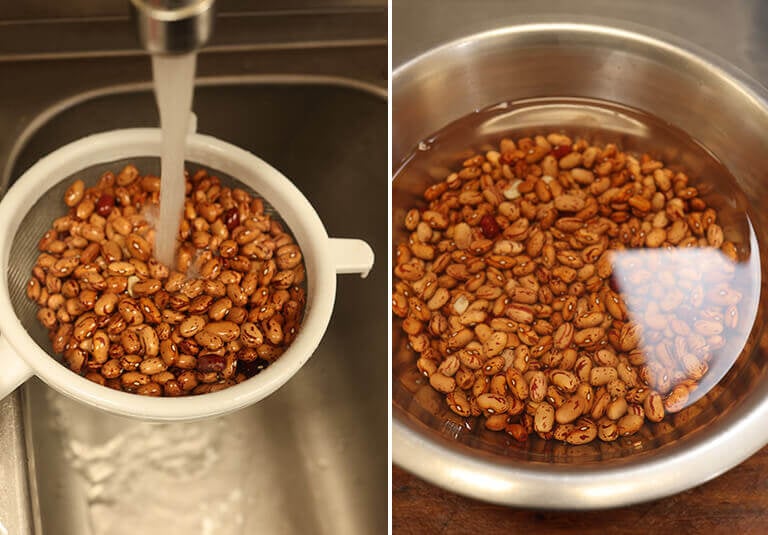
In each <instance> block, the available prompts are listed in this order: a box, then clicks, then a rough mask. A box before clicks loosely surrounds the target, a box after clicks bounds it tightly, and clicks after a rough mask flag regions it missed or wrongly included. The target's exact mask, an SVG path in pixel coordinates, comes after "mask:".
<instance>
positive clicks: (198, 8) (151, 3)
mask: <svg viewBox="0 0 768 535" xmlns="http://www.w3.org/2000/svg"><path fill="white" fill-rule="evenodd" d="M130 4H131V10H132V11H133V13H134V17H135V18H136V22H137V24H138V29H139V39H140V41H141V44H142V46H143V47H144V48H145V49H146V50H147V52H149V53H150V54H184V53H187V52H192V51H194V50H196V49H198V48H200V47H202V46H203V45H204V44H205V43H206V42H207V41H208V38H209V37H210V36H211V32H212V30H213V19H214V4H215V1H214V0H130Z"/></svg>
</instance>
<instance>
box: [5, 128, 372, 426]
mask: <svg viewBox="0 0 768 535" xmlns="http://www.w3.org/2000/svg"><path fill="white" fill-rule="evenodd" d="M160 149H161V134H160V131H159V130H158V129H130V130H116V131H111V132H106V133H103V134H97V135H94V136H90V137H87V138H84V139H81V140H79V141H75V142H74V143H71V144H69V145H67V146H65V147H63V148H61V149H59V150H57V151H55V152H54V153H52V154H50V155H49V156H47V157H46V158H44V159H42V160H40V161H39V162H38V163H36V164H35V165H34V166H32V167H31V168H30V169H29V170H28V171H27V172H26V173H25V174H24V175H23V176H22V177H21V178H20V179H19V180H18V181H17V182H16V183H15V184H14V186H13V187H12V188H11V189H10V191H9V192H8V194H7V195H6V196H5V198H4V199H3V201H2V203H0V228H2V229H3V232H2V235H0V263H1V265H2V272H3V273H4V275H3V276H2V277H0V310H2V315H3V321H2V324H1V325H2V327H1V329H2V331H1V332H0V369H2V370H3V371H2V374H0V398H2V397H3V396H5V395H6V394H8V393H9V392H11V391H13V390H14V389H15V388H16V387H17V386H18V385H19V384H21V383H22V382H24V381H25V380H26V379H27V378H29V377H30V376H31V375H33V374H34V375H37V376H39V377H40V378H41V379H42V380H43V381H45V382H46V383H48V384H49V385H50V386H52V387H53V388H55V389H57V390H59V391H60V392H62V393H64V394H65V395H67V396H70V397H72V398H74V399H77V400H80V401H83V402H86V403H89V404H91V405H94V406H97V407H100V408H103V409H105V410H108V411H111V412H114V413H117V414H123V415H127V416H135V417H139V418H144V419H150V420H189V419H197V418H203V417H208V416H214V415H218V414H223V413H227V412H230V411H233V410H236V409H238V408H241V407H244V406H246V405H248V404H251V403H254V402H256V401H258V400H260V399H262V398H264V397H266V396H268V395H269V394H271V393H272V392H274V391H275V390H276V389H277V388H279V387H280V386H281V385H282V384H284V383H285V382H286V381H288V379H290V377H291V376H292V375H293V374H294V373H296V372H297V371H298V370H299V369H300V368H301V366H302V365H303V364H304V363H305V362H306V361H307V360H308V359H309V357H310V356H311V355H312V353H313V352H314V350H315V349H316V348H317V346H318V344H319V343H320V339H321V338H322V335H323V333H324V332H325V330H326V328H327V326H328V322H329V320H330V316H331V312H332V310H333V303H334V299H335V293H336V275H337V274H340V273H360V274H361V275H362V276H365V275H367V273H368V271H369V270H370V268H371V266H372V264H373V252H372V250H371V248H370V247H369V246H368V245H367V244H366V243H365V242H363V241H360V240H351V239H349V240H347V239H332V238H329V237H328V235H327V233H326V231H325V228H324V226H323V224H322V222H321V221H320V219H319V217H318V215H317V213H316V212H315V210H314V209H313V208H312V206H311V205H310V204H309V201H307V199H306V198H305V197H304V196H303V195H302V194H301V192H299V190H298V189H297V188H296V187H295V186H294V185H293V184H292V183H291V182H290V181H289V180H288V179H286V178H285V177H284V176H283V175H282V174H280V173H279V172H278V171H277V170H275V169H274V168H272V167H270V166H269V165H268V164H266V163H265V162H263V161H262V160H260V159H259V158H257V157H256V156H254V155H252V154H250V153H248V152H246V151H244V150H242V149H239V148H237V147H235V146H233V145H230V144H228V143H225V142H223V141H220V140H217V139H215V138H211V137H208V136H203V135H199V134H192V135H190V136H189V137H188V140H187V148H186V160H187V162H188V168H190V169H194V168H195V166H198V167H204V168H206V169H208V170H210V171H211V172H212V173H213V174H216V175H217V176H219V177H220V178H221V179H222V183H223V184H224V185H228V186H237V187H241V188H243V189H245V190H249V191H251V192H254V193H255V194H257V195H258V196H260V197H262V198H263V199H264V200H265V209H266V210H267V211H268V212H269V213H271V214H272V215H273V216H274V215H277V214H279V216H280V220H282V221H283V222H284V223H285V224H286V226H287V228H288V229H289V231H290V232H291V233H292V234H293V236H294V238H295V239H296V242H297V243H298V245H299V247H300V248H301V250H302V254H303V255H304V262H305V265H306V271H307V281H306V285H307V288H306V290H307V304H306V310H305V314H304V320H303V321H302V325H301V329H300V331H299V334H298V335H297V337H296V339H295V340H294V341H293V343H292V344H291V345H290V346H289V347H288V349H287V350H286V351H285V353H284V354H283V355H282V356H281V357H280V358H279V359H277V360H276V361H275V362H274V363H273V364H271V365H270V366H269V367H268V368H266V369H265V370H264V371H262V372H261V373H260V374H258V375H257V376H255V377H252V378H250V379H248V380H246V381H244V382H243V383H240V384H238V385H235V386H233V387H231V388H228V389H225V390H222V391H219V392H214V393H210V394H205V395H202V396H191V397H185V398H147V397H144V396H137V395H134V394H129V393H126V392H119V391H115V390H112V389H109V388H106V387H103V386H100V385H98V384H95V383H92V382H91V381H88V380H87V379H85V378H83V377H81V376H79V375H78V374H76V373H73V372H72V371H70V370H68V369H67V368H66V367H65V366H63V365H62V364H61V363H60V362H59V359H58V358H57V357H55V356H54V355H53V353H52V347H51V343H50V341H49V340H48V336H47V332H46V329H45V328H44V327H43V326H42V325H40V323H39V322H38V321H37V318H36V313H37V305H36V304H35V303H33V302H32V301H30V300H29V299H27V297H26V293H25V285H26V282H27V281H28V280H29V277H30V274H31V270H32V267H33V266H34V263H35V261H36V259H37V256H38V254H39V251H38V250H37V242H38V241H39V239H40V237H41V236H42V235H43V233H44V232H45V231H46V230H47V229H48V228H50V225H51V222H52V221H53V220H54V219H55V218H57V217H59V216H61V215H64V214H65V213H66V206H65V205H64V204H63V203H62V200H61V199H62V196H63V193H64V191H65V189H66V188H67V187H68V186H69V184H71V182H72V181H73V180H74V179H75V178H80V179H82V180H84V181H85V182H86V184H88V185H91V184H94V183H95V182H96V180H97V179H98V177H99V176H101V174H102V173H103V172H104V171H106V170H115V169H120V168H121V167H122V166H124V165H125V164H127V163H133V164H135V165H137V167H139V169H142V171H144V172H148V171H157V169H158V168H159V160H158V157H159V154H160Z"/></svg>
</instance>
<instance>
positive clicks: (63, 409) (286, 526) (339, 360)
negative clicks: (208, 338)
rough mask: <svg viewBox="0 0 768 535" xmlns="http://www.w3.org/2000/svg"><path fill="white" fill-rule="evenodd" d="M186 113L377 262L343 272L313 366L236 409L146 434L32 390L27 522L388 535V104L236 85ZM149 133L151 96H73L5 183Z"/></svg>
mask: <svg viewBox="0 0 768 535" xmlns="http://www.w3.org/2000/svg"><path fill="white" fill-rule="evenodd" d="M231 82H232V81H231ZM234 82H237V81H234ZM194 109H195V112H196V113H197V116H198V131H200V132H202V133H205V134H210V135H213V136H216V137H219V138H221V139H224V140H226V141H229V142H231V143H234V144H236V145H239V146H241V147H243V148H245V149H247V150H250V151H252V152H254V153H255V154H257V155H258V156H260V157H261V158H263V159H264V160H266V161H267V162H269V163H271V164H272V165H273V166H275V167H276V168H277V169H279V170H280V171H282V172H283V173H284V174H285V175H286V176H288V177H289V178H291V179H292V180H293V181H294V182H295V183H296V185H297V186H298V187H299V189H301V190H302V192H303V193H304V194H305V195H306V196H307V198H308V199H309V200H310V202H311V203H312V204H313V205H314V206H315V208H316V210H317V212H318V213H319V214H320V217H321V219H323V221H324V223H325V225H326V227H327V229H328V232H329V234H331V235H334V236H350V237H359V238H362V239H364V240H366V241H367V242H368V243H369V244H370V245H371V246H372V247H373V249H374V251H375V253H376V256H377V264H376V266H375V267H374V270H373V271H372V272H371V275H370V276H369V278H368V279H366V280H362V279H359V278H357V277H340V279H339V285H338V293H337V300H336V308H335V311H334V315H333V318H332V320H331V325H330V328H329V330H328V332H327V333H326V335H325V338H324V340H323V342H322V344H321V345H320V347H319V348H318V350H317V352H316V353H315V355H314V357H313V358H312V359H311V360H310V361H309V363H308V364H307V365H306V366H305V367H304V368H303V369H302V370H301V371H300V372H299V373H298V374H297V375H296V376H295V377H294V378H293V379H292V380H291V381H290V382H289V383H288V384H287V385H286V386H284V387H283V388H282V389H280V390H279V391H278V392H277V393H275V394H274V395H272V396H271V397H269V398H268V399H266V400H264V401H262V402H261V403H259V404H257V405H255V406H252V407H250V408H247V409H244V410H242V411H240V412H238V413H235V414H232V415H229V416H226V417H223V418H219V419H215V420H207V421H202V422H193V423H184V424H148V423H143V422H137V421H133V420H128V419H125V418H121V417H117V416H111V415H107V414H103V413H100V412H98V411H96V410H94V409H91V408H89V407H86V406H84V405H81V404H79V403H76V402H74V401H71V400H69V399H67V398H65V397H63V396H61V395H59V394H57V393H55V392H53V391H52V390H50V389H49V388H47V387H46V386H44V385H43V384H42V383H41V382H39V381H33V382H31V383H29V384H28V385H27V386H26V387H25V389H24V400H25V405H24V421H25V427H26V431H27V442H28V443H27V447H28V451H29V452H30V456H31V459H30V467H31V469H30V472H31V473H30V485H31V487H32V494H33V496H34V498H33V501H34V502H35V503H34V504H33V507H34V509H35V515H34V516H35V522H36V524H37V526H36V527H37V529H38V531H41V532H42V533H55V534H64V535H66V534H77V535H88V534H94V535H96V534H110V535H121V534H128V533H130V534H135V533H142V534H147V535H151V534H154V533H163V534H174V533H211V534H217V535H227V534H230V533H231V534H252V533H271V534H282V533H334V534H336V533H339V534H343V533H353V534H365V533H382V532H385V531H386V525H387V473H388V466H387V369H388V368H387V321H386V316H385V310H384V309H383V308H382V305H383V303H384V302H385V299H387V293H388V292H387V287H386V281H387V271H386V258H387V254H388V252H387V246H386V244H387V223H386V222H387V207H386V199H387V188H388V185H389V181H388V177H387V172H386V170H387V168H388V166H387V151H386V147H387V106H386V100H385V98H384V96H383V95H382V94H381V93H380V92H378V91H365V90H363V89H361V88H359V87H352V86H345V85H343V84H328V83H270V84H259V83H250V82H247V81H240V82H237V83H226V84H223V83H221V84H216V83H205V84H203V85H202V86H199V87H198V88H197V89H196V93H195V103H194ZM156 123H157V112H156V108H155V104H154V99H153V95H152V93H151V91H149V90H141V91H124V92H123V91H118V92H111V93H109V94H104V95H102V96H97V97H94V98H90V99H85V100H82V101H80V102H79V103H77V104H74V105H73V106H71V107H68V108H66V109H64V110H63V111H60V112H59V113H57V114H54V115H52V116H51V117H50V118H49V119H48V120H47V121H45V122H43V123H42V125H41V126H40V127H39V128H38V129H37V130H36V131H35V132H34V133H33V134H32V135H31V136H30V137H29V138H28V140H27V142H26V143H25V145H24V147H23V148H22V150H21V151H20V152H19V155H18V157H17V158H16V160H15V163H14V168H13V172H12V177H14V178H16V177H18V176H19V175H20V174H21V173H23V171H24V170H25V169H27V168H28V167H29V166H30V165H31V164H32V163H34V162H35V161H37V160H38V159H39V158H40V157H42V156H44V155H45V154H47V153H48V152H50V151H52V150H54V149H56V148H58V147H60V146H61V145H64V144H66V143H68V142H70V141H73V140H75V139H77V138H80V137H82V136H85V135H88V134H91V133H95V132H99V131H103V130H109V129H114V128H126V127H136V126H155V125H156Z"/></svg>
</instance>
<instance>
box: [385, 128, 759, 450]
mask: <svg viewBox="0 0 768 535" xmlns="http://www.w3.org/2000/svg"><path fill="white" fill-rule="evenodd" d="M705 190H706V191H710V190H711V188H709V187H708V186H707V185H705V184H696V185H694V183H693V181H691V180H690V179H689V177H688V176H687V175H686V174H685V173H683V172H680V171H672V170H671V169H670V168H667V167H666V166H665V165H664V163H663V162H661V161H658V160H655V159H653V158H651V157H650V156H649V155H642V156H639V157H638V156H634V155H632V154H628V153H624V152H621V151H620V150H619V149H618V148H617V147H616V146H615V145H612V144H609V145H605V146H598V145H591V144H590V143H588V142H587V141H585V140H580V139H577V140H573V139H571V138H570V137H568V136H566V135H563V134H558V133H553V134H549V135H547V136H541V135H539V136H535V137H528V138H521V139H518V140H514V141H513V140H511V139H504V140H502V141H501V143H500V145H499V147H498V149H497V150H488V151H487V152H485V153H484V154H476V155H475V156H472V157H469V158H467V159H466V160H464V161H463V162H462V163H461V165H460V166H458V168H455V169H454V170H453V171H451V172H449V173H448V175H447V176H446V177H445V178H444V180H442V181H440V182H437V183H435V184H433V185H431V186H429V187H428V188H427V189H426V190H425V191H424V194H423V197H424V200H425V201H426V206H424V207H423V208H419V209H417V208H413V209H411V210H408V211H407V212H406V213H405V215H404V221H403V226H404V228H405V229H406V231H407V236H408V239H407V240H406V241H404V242H403V243H400V244H395V245H396V249H395V250H396V254H395V256H394V259H393V263H394V265H395V267H394V275H395V277H394V281H395V282H394V290H393V295H392V312H393V314H394V315H395V316H397V317H399V318H401V319H402V321H401V322H400V325H401V328H402V330H403V332H404V333H405V335H406V337H407V341H408V343H409V346H410V348H411V349H412V350H413V351H415V352H416V353H418V356H417V360H416V366H417V368H418V370H419V372H420V373H421V374H422V375H423V376H425V381H424V382H425V383H426V382H428V383H429V384H430V385H431V387H432V388H434V389H435V390H436V391H438V392H440V393H441V394H442V395H443V396H445V400H446V404H447V406H448V408H449V409H450V410H451V411H453V412H454V413H455V414H457V415H458V416H460V417H465V418H467V417H478V416H479V417H482V418H483V422H484V426H485V428H486V429H488V430H491V431H504V432H506V433H507V434H509V435H510V436H511V437H512V438H513V439H515V440H519V441H525V440H527V438H528V436H529V435H530V434H532V433H534V434H536V435H538V436H539V437H541V438H542V439H545V440H559V441H562V442H565V443H567V444H572V445H579V444H586V443H589V442H591V441H593V440H595V439H599V440H602V441H605V442H611V441H614V440H618V439H620V438H621V437H625V436H630V435H633V434H634V433H637V432H638V431H639V430H640V429H641V428H642V426H643V424H644V423H645V422H646V421H648V422H660V421H661V420H663V419H664V418H665V416H666V415H669V414H671V413H675V412H678V411H680V410H682V409H683V408H685V407H686V406H687V404H688V403H689V401H690V399H691V398H692V395H693V392H694V391H696V389H697V388H698V387H699V383H700V382H701V381H702V379H704V378H705V377H706V376H707V373H708V370H709V363H710V361H711V360H712V358H714V357H713V355H714V354H715V352H717V351H718V350H719V349H721V348H723V347H724V346H725V345H726V343H727V341H728V339H729V338H731V337H738V336H740V335H742V332H741V331H743V330H744V329H743V326H740V321H739V318H740V315H739V309H740V306H743V303H742V301H743V297H744V295H743V293H742V291H741V290H740V289H739V285H738V284H739V281H738V277H736V265H737V263H738V262H740V261H741V260H744V258H741V257H740V255H743V253H740V252H739V251H740V247H739V246H738V244H736V243H734V242H733V241H729V237H730V239H735V238H734V236H739V234H738V233H737V232H729V229H728V228H723V227H722V226H721V223H720V222H719V219H718V215H719V214H718V212H717V211H716V210H715V209H714V208H712V207H709V206H708V204H707V202H706V201H705V199H704V198H702V196H701V195H700V191H705ZM740 239H741V238H740Z"/></svg>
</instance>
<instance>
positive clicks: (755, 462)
mask: <svg viewBox="0 0 768 535" xmlns="http://www.w3.org/2000/svg"><path fill="white" fill-rule="evenodd" d="M392 5H393V14H392V65H393V68H395V69H396V68H397V67H398V66H399V65H401V64H403V63H405V62H406V61H408V60H410V59H412V58H413V57H415V56H417V55H418V54H420V53H422V52H424V51H426V50H428V49H430V48H432V47H435V46H437V45H439V44H441V43H445V42H447V41H450V40H453V39H457V38H459V37H463V36H466V35H471V34H473V33H477V32H481V31H485V30H490V29H494V28H499V27H503V26H507V25H512V24H519V23H521V22H531V21H534V22H535V21H547V20H550V21H554V20H558V21H561V22H562V21H573V22H588V21H600V22H607V23H609V24H610V22H611V21H616V23H617V24H619V25H621V24H622V23H630V24H632V25H643V26H646V27H651V28H654V29H655V30H657V31H661V32H666V33H668V34H670V35H673V36H675V37H677V38H680V39H685V40H687V41H690V42H692V43H694V44H695V45H698V46H700V47H702V48H704V49H707V50H708V51H709V52H711V53H714V54H716V55H718V56H720V57H722V58H723V59H725V60H727V61H729V62H731V63H732V64H734V65H736V66H737V67H739V68H740V69H742V70H743V71H744V72H746V73H747V74H748V75H750V76H752V77H753V78H755V79H757V80H758V81H760V82H761V83H763V84H764V85H768V2H761V1H760V0H742V1H738V2H737V1H733V2H722V1H720V0H700V1H692V0H680V1H677V2H667V1H664V0H624V1H617V0H612V1H611V0H582V1H581V2H578V3H575V2H569V1H564V0H550V1H548V2H523V1H517V0H475V1H473V2H468V1H462V0H393V1H392ZM392 527H393V533H396V534H398V535H399V534H410V533H414V534H417V533H418V534H421V533H445V534H449V533H470V532H471V533H497V532H509V533H526V532H534V533H547V534H550V533H551V534H558V533H580V534H590V533H618V534H626V533H739V534H743V535H748V534H753V533H754V534H758V533H759V534H763V533H768V448H764V449H763V450H761V451H760V452H758V453H757V454H755V455H754V456H752V457H751V458H750V459H748V460H747V461H745V462H744V463H742V464H741V465H739V466H737V467H736V468H734V469H732V470H730V471H729V472H727V473H726V474H724V475H722V476H720V477H719V478H717V479H715V480H713V481H710V482H708V483H706V484H704V485H701V486H700V487H697V488H694V489H691V490H688V491H686V492H683V493H681V494H678V495H675V496H672V497H669V498H665V499H661V500H657V501H653V502H649V503H645V504H640V505H635V506H632V507H624V508H619V509H613V510H607V511H593V512H547V511H532V510H523V509H515V508H508V507H502V506H496V505H490V504H486V503H483V502H480V501H477V500H472V499H468V498H464V497H461V496H458V495H456V494H453V493H451V492H449V491H446V490H443V489H440V488H438V487H435V486H432V485H430V484H428V483H426V482H424V481H423V480H421V479H419V478H417V477H415V476H413V475H412V474H410V473H408V472H406V471H404V470H402V469H401V468H398V467H396V466H395V467H393V469H392Z"/></svg>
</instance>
